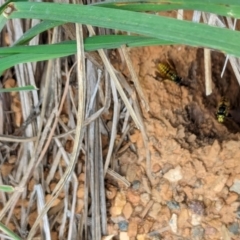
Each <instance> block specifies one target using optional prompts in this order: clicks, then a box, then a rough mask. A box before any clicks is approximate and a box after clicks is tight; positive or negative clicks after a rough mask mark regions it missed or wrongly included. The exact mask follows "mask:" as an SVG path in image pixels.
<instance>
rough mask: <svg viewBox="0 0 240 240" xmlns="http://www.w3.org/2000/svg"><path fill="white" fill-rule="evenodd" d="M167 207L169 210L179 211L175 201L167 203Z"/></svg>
mask: <svg viewBox="0 0 240 240" xmlns="http://www.w3.org/2000/svg"><path fill="white" fill-rule="evenodd" d="M167 206H168V208H169V209H170V210H178V209H180V206H179V203H177V202H176V201H167Z"/></svg>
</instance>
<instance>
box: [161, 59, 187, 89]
mask: <svg viewBox="0 0 240 240" xmlns="http://www.w3.org/2000/svg"><path fill="white" fill-rule="evenodd" d="M157 69H158V72H159V74H160V75H161V76H162V77H165V78H167V79H169V80H171V81H173V82H175V83H176V84H178V85H182V84H183V79H182V78H181V77H179V76H178V75H177V73H176V71H175V70H174V69H173V68H171V66H170V65H169V64H168V63H158V64H157Z"/></svg>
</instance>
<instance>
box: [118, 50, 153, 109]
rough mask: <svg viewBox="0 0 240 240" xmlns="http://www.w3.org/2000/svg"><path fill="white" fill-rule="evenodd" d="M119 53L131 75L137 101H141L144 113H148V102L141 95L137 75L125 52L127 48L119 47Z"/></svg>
mask: <svg viewBox="0 0 240 240" xmlns="http://www.w3.org/2000/svg"><path fill="white" fill-rule="evenodd" d="M121 51H122V53H123V56H124V59H125V61H126V64H127V68H128V70H129V72H130V75H131V79H132V81H133V82H134V85H135V88H136V91H137V93H138V96H139V99H140V100H141V102H142V104H143V106H144V108H145V109H146V111H147V112H148V111H149V105H148V102H147V100H146V98H145V96H144V94H143V91H142V87H141V85H140V83H139V80H138V77H137V74H136V72H135V70H134V68H133V64H132V61H131V59H130V57H129V54H128V51H127V48H126V46H122V47H121Z"/></svg>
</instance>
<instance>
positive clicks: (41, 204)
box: [35, 184, 51, 240]
mask: <svg viewBox="0 0 240 240" xmlns="http://www.w3.org/2000/svg"><path fill="white" fill-rule="evenodd" d="M35 192H36V196H37V206H38V212H39V213H40V212H41V211H42V209H43V208H44V204H45V196H44V193H43V189H42V187H41V186H40V185H39V184H38V185H35ZM42 220H43V221H42V231H43V233H44V236H45V238H46V240H47V239H51V234H50V226H49V221H48V216H47V214H45V215H44V216H43V219H42Z"/></svg>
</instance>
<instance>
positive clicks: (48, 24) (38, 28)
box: [14, 20, 63, 45]
mask: <svg viewBox="0 0 240 240" xmlns="http://www.w3.org/2000/svg"><path fill="white" fill-rule="evenodd" d="M62 24H63V23H62V22H59V21H47V20H46V21H42V22H40V23H39V24H37V25H35V26H34V27H32V28H31V29H29V30H28V31H27V32H25V33H24V34H23V35H22V36H21V37H20V38H19V39H18V40H17V41H16V42H15V43H14V45H23V44H26V43H28V42H29V41H30V40H31V39H32V38H34V37H35V36H37V35H38V34H40V33H42V32H44V31H46V30H48V29H51V28H53V27H56V26H59V25H62Z"/></svg>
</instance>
